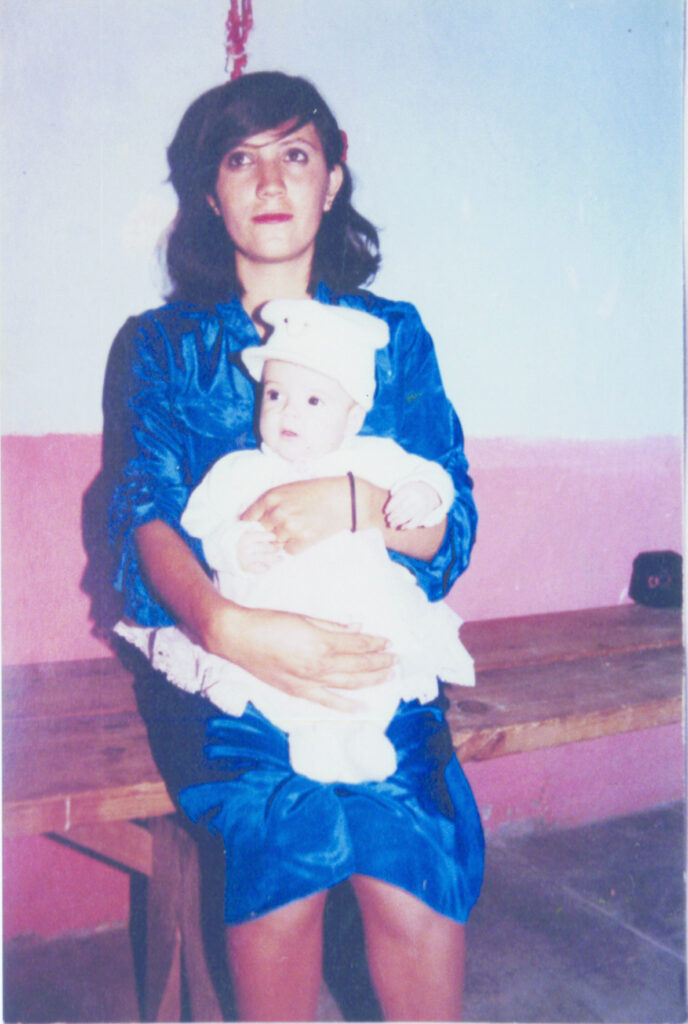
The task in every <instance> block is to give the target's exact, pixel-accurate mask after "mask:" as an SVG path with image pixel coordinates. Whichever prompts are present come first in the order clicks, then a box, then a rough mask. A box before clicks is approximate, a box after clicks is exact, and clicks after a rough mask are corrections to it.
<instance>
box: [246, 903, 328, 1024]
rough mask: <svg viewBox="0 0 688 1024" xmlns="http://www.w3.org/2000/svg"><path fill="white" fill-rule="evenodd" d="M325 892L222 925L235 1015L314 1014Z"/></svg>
mask: <svg viewBox="0 0 688 1024" xmlns="http://www.w3.org/2000/svg"><path fill="white" fill-rule="evenodd" d="M326 895H327V893H326V892H320V893H316V894H315V895H314V896H309V897H307V898H306V899H303V900H295V901H294V902H293V903H288V904H287V905H286V906H285V907H280V908H279V910H274V911H272V912H271V913H269V914H265V915H264V916H263V917H257V918H256V919H255V920H254V921H247V922H246V923H245V924H239V925H233V926H231V927H229V928H228V929H227V953H228V956H229V967H230V972H231V975H232V982H233V985H234V995H235V999H236V1008H237V1014H238V1019H239V1020H240V1021H253V1020H264V1021H269V1020H282V1021H290V1020H300V1021H309V1020H314V1019H315V1013H316V1008H317V1004H318V994H319V992H320V979H321V977H322V932H323V929H322V921H323V911H324V909H325V898H326Z"/></svg>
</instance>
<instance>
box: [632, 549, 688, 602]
mask: <svg viewBox="0 0 688 1024" xmlns="http://www.w3.org/2000/svg"><path fill="white" fill-rule="evenodd" d="M682 583H683V562H682V559H681V556H680V555H677V554H676V552H675V551H644V552H643V553H642V554H640V555H637V557H636V558H634V559H633V573H632V575H631V585H630V588H629V591H628V593H629V595H630V596H631V597H632V598H633V600H634V601H636V602H637V603H638V604H646V605H648V606H649V607H650V608H680V607H681V599H682V589H683V588H682Z"/></svg>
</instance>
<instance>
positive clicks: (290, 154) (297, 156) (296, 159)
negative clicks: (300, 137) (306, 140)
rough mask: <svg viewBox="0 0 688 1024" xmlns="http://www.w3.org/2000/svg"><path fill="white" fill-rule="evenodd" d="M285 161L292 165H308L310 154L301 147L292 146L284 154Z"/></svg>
mask: <svg viewBox="0 0 688 1024" xmlns="http://www.w3.org/2000/svg"><path fill="white" fill-rule="evenodd" d="M284 158H285V160H287V161H288V162H289V163H292V164H307V163H308V153H307V152H306V151H305V149H301V148H300V147H299V146H290V147H289V149H288V150H286V152H285V154H284Z"/></svg>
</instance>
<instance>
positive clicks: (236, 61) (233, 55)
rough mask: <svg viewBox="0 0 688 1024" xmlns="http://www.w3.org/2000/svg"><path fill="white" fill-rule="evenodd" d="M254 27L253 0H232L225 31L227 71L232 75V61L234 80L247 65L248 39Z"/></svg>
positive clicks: (232, 76) (232, 77)
mask: <svg viewBox="0 0 688 1024" xmlns="http://www.w3.org/2000/svg"><path fill="white" fill-rule="evenodd" d="M252 28H253V12H252V10H251V0H231V3H230V5H229V11H228V12H227V21H226V22H225V31H226V39H227V42H226V44H225V51H226V54H227V56H226V59H225V71H226V73H227V74H228V75H230V63H231V67H232V70H231V75H230V78H231V79H232V80H234V79H235V78H239V76H240V75H241V72H242V71H243V70H244V68H245V67H246V61H247V59H248V58H247V54H246V41H247V39H248V34H249V32H250V31H251V29H252Z"/></svg>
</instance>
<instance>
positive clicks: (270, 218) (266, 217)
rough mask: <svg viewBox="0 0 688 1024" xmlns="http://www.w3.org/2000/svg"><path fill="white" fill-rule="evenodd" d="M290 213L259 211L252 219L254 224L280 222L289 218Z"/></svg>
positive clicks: (290, 216)
mask: <svg viewBox="0 0 688 1024" xmlns="http://www.w3.org/2000/svg"><path fill="white" fill-rule="evenodd" d="M291 219H292V215H291V214H290V213H259V214H257V215H256V216H255V217H254V218H253V220H254V222H255V223H256V224H281V223H282V222H283V221H285V220H291Z"/></svg>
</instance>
